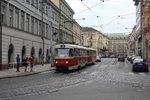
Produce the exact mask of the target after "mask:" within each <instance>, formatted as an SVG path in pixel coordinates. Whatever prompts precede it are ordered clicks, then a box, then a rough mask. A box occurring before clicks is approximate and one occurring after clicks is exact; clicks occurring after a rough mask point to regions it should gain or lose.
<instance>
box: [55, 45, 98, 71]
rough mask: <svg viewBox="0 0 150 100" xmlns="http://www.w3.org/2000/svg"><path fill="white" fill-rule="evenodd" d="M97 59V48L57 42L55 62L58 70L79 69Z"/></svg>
mask: <svg viewBox="0 0 150 100" xmlns="http://www.w3.org/2000/svg"><path fill="white" fill-rule="evenodd" d="M95 60H96V49H93V48H88V47H84V46H79V45H75V44H57V45H56V46H55V57H54V64H55V66H56V71H68V70H73V69H79V68H81V67H84V66H85V65H87V64H90V63H94V62H95Z"/></svg>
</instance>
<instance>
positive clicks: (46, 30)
mask: <svg viewBox="0 0 150 100" xmlns="http://www.w3.org/2000/svg"><path fill="white" fill-rule="evenodd" d="M46 37H47V38H48V24H46Z"/></svg>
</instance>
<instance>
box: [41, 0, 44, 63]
mask: <svg viewBox="0 0 150 100" xmlns="http://www.w3.org/2000/svg"><path fill="white" fill-rule="evenodd" d="M43 1H44V0H42V2H41V4H42V9H41V21H42V34H41V35H42V36H41V38H42V43H43V52H42V66H43V65H44V30H43V10H44V9H43V6H44V5H43V4H44V2H43Z"/></svg>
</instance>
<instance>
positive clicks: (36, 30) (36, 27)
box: [34, 19, 38, 34]
mask: <svg viewBox="0 0 150 100" xmlns="http://www.w3.org/2000/svg"><path fill="white" fill-rule="evenodd" d="M34 32H35V34H38V19H35V31H34Z"/></svg>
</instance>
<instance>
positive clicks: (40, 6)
mask: <svg viewBox="0 0 150 100" xmlns="http://www.w3.org/2000/svg"><path fill="white" fill-rule="evenodd" d="M42 5H43V4H42V1H41V0H39V10H40V11H42Z"/></svg>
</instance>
